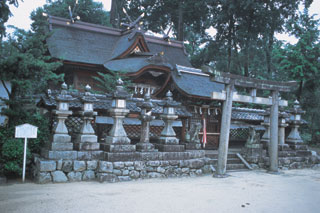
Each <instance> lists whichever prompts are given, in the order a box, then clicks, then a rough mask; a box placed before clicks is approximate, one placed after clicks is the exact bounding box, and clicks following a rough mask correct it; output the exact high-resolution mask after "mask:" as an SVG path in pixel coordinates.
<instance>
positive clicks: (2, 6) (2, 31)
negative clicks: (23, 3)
mask: <svg viewBox="0 0 320 213" xmlns="http://www.w3.org/2000/svg"><path fill="white" fill-rule="evenodd" d="M9 5H14V6H16V7H18V6H19V1H18V0H1V1H0V40H1V39H2V38H3V36H5V35H6V27H5V26H4V24H5V23H6V22H7V21H8V19H9V17H10V16H12V14H11V11H10V8H9Z"/></svg>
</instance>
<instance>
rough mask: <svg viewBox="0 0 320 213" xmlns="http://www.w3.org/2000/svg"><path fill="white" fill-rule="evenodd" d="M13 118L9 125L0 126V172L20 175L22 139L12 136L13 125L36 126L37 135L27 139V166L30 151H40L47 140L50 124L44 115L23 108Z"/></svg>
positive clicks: (29, 160) (29, 161)
mask: <svg viewBox="0 0 320 213" xmlns="http://www.w3.org/2000/svg"><path fill="white" fill-rule="evenodd" d="M20 104H21V102H20ZM20 116H22V117H20ZM17 118H19V119H17ZM13 119H14V120H13V121H14V122H12V126H11V127H1V128H0V164H2V166H3V168H2V169H1V168H0V173H1V172H4V173H6V174H16V175H20V174H21V171H22V159H23V158H22V157H23V140H22V139H15V138H14V132H15V125H20V124H24V123H29V124H32V125H34V126H37V127H38V137H37V138H35V139H28V155H27V163H28V165H27V166H29V164H30V163H31V154H30V153H40V149H41V148H42V147H43V145H44V144H45V143H46V142H47V141H48V140H49V137H50V129H49V126H50V125H49V120H48V118H46V117H45V116H43V115H40V114H39V113H37V112H28V111H25V110H24V111H20V112H15V116H14V117H13ZM1 170H2V171H1Z"/></svg>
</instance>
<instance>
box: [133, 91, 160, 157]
mask: <svg viewBox="0 0 320 213" xmlns="http://www.w3.org/2000/svg"><path fill="white" fill-rule="evenodd" d="M137 106H138V107H140V108H141V115H140V117H139V118H140V120H141V135H140V142H139V143H137V144H136V147H137V150H138V151H144V152H146V151H155V150H154V145H153V144H151V143H150V121H152V120H154V119H155V116H152V115H151V112H152V108H153V107H154V105H153V104H152V102H151V100H150V94H149V93H146V95H145V96H144V101H143V102H142V103H139V104H137Z"/></svg>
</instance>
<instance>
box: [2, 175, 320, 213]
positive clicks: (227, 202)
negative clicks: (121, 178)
mask: <svg viewBox="0 0 320 213" xmlns="http://www.w3.org/2000/svg"><path fill="white" fill-rule="evenodd" d="M229 174H230V175H231V176H230V177H228V178H222V179H217V178H212V176H211V175H207V176H203V177H195V178H175V179H149V180H139V181H131V182H122V183H98V182H81V183H79V182H78V183H65V184H45V185H37V184H34V183H25V184H21V183H10V184H8V185H1V186H0V212H1V213H6V212H30V213H31V212H32V213H36V212H41V213H43V212H45V213H51V212H59V213H60V212H117V213H118V212H130V213H131V212H161V213H163V212H166V213H167V212H184V213H185V212H201V213H202V212H255V213H256V212H272V213H276V212H281V213H283V212H286V213H288V212H289V213H290V212H299V213H300V212H304V213H308V212H320V170H312V169H304V170H290V171H284V172H283V173H281V174H280V175H273V174H269V173H266V171H248V172H233V173H229Z"/></svg>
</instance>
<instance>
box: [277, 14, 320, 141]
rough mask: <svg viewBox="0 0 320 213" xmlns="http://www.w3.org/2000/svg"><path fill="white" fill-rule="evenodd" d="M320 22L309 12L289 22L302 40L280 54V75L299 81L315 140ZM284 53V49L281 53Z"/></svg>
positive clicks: (319, 126)
mask: <svg viewBox="0 0 320 213" xmlns="http://www.w3.org/2000/svg"><path fill="white" fill-rule="evenodd" d="M319 26H320V22H319V20H316V19H314V16H309V14H308V10H307V9H305V10H304V12H303V13H300V15H299V16H298V17H297V18H296V19H294V20H292V21H290V22H289V23H288V26H287V27H288V30H289V31H290V32H291V34H292V35H294V36H295V37H296V38H298V42H297V43H296V44H287V45H285V46H284V48H283V50H282V53H280V54H278V55H279V57H278V58H277V59H276V60H278V63H279V65H278V67H279V71H278V72H279V73H280V74H282V75H283V74H284V75H287V76H289V78H291V79H293V80H296V81H298V82H299V83H300V84H299V88H298V90H297V94H296V97H297V99H298V100H299V101H300V103H301V104H302V106H303V108H304V109H305V110H306V112H307V113H306V115H305V116H304V117H305V119H306V120H307V121H308V129H307V131H306V132H307V133H308V134H310V135H311V136H310V138H311V140H313V141H317V140H318V139H319V137H320V130H319V129H320V121H319V116H320V113H319V110H318V109H319V106H320V95H319V94H320V81H319V79H320V63H319V61H320V32H319ZM280 51H281V50H280Z"/></svg>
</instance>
